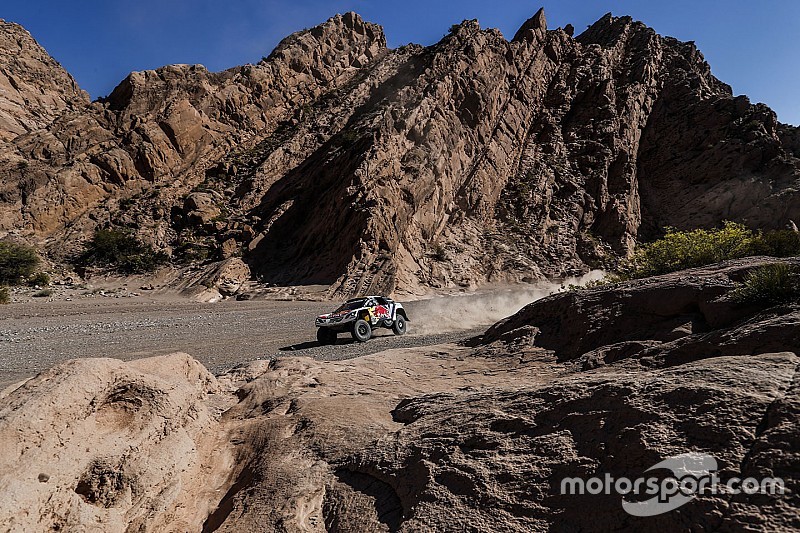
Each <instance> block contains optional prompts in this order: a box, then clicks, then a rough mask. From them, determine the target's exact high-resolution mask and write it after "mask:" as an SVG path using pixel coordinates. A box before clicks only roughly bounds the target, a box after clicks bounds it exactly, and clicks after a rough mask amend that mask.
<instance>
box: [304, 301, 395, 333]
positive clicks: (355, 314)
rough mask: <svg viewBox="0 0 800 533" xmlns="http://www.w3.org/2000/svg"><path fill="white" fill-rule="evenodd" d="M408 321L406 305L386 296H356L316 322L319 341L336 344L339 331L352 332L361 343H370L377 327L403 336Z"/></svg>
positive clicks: (318, 318) (319, 317)
mask: <svg viewBox="0 0 800 533" xmlns="http://www.w3.org/2000/svg"><path fill="white" fill-rule="evenodd" d="M408 321H409V318H408V315H407V314H406V310H405V309H403V304H400V303H397V302H395V301H394V300H392V299H391V298H387V297H385V296H365V297H363V298H353V299H352V300H347V301H346V302H345V303H343V304H342V305H341V306H340V307H339V308H338V309H337V310H336V311H334V312H332V313H328V314H326V315H320V316H318V317H317V320H316V322H315V324H316V326H317V328H318V329H317V340H318V341H319V343H320V344H322V345H325V344H335V343H336V337H337V336H338V334H339V333H344V332H350V334H351V335H353V338H354V339H355V340H357V341H359V342H367V341H368V340H369V339H370V337H372V330H373V329H375V328H387V329H391V330H392V331H394V334H395V335H404V334H405V333H406V331H407V330H408V324H407V322H408Z"/></svg>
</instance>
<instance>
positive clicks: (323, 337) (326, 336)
mask: <svg viewBox="0 0 800 533" xmlns="http://www.w3.org/2000/svg"><path fill="white" fill-rule="evenodd" d="M317 341H319V343H320V344H321V345H322V346H327V345H329V344H336V332H335V331H332V330H330V329H328V328H318V329H317Z"/></svg>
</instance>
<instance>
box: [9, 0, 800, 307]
mask: <svg viewBox="0 0 800 533" xmlns="http://www.w3.org/2000/svg"><path fill="white" fill-rule="evenodd" d="M0 28H2V30H3V31H0V37H1V36H2V35H3V32H5V33H6V34H9V35H15V36H17V37H18V38H19V39H21V40H20V42H23V44H24V46H23V48H22V49H21V50H18V47H17V44H16V43H17V40H18V39H6V40H3V39H1V38H0V48H4V50H3V51H4V52H8V54H7V55H8V56H9V57H15V56H16V55H17V54H19V59H18V60H15V61H16V63H14V62H13V61H12V64H9V65H0V67H2V68H5V69H7V70H6V71H7V72H8V73H9V74H7V77H9V76H11V77H14V79H22V78H23V77H24V76H23V75H22V74H24V73H27V72H29V71H31V72H33V74H31V75H30V76H27V77H25V80H26V81H25V84H22V83H21V82H20V83H17V82H13V83H17V85H16V86H18V87H19V88H18V89H14V90H11V89H9V91H10V92H9V94H12V95H14V94H16V93H15V92H14V91H19V92H20V94H22V96H21V97H20V98H22V97H26V98H27V97H28V96H29V95H35V98H34V97H33V96H30V98H29V99H30V100H31V101H32V102H34V103H36V102H39V101H41V100H46V102H45V103H47V102H52V105H44V103H43V104H41V105H39V104H36V105H35V106H33V107H32V111H31V113H29V114H27V115H25V116H22V115H20V114H19V113H21V111H20V112H17V111H15V113H16V114H17V115H19V116H18V117H17V118H13V117H12V118H11V119H8V120H7V121H6V122H7V123H8V125H5V126H4V124H6V122H4V121H3V120H2V117H0V140H1V139H7V140H8V142H7V143H6V144H4V145H2V146H1V147H0V148H2V153H1V154H0V156H1V157H0V232H2V231H13V232H17V233H22V234H24V236H25V237H27V238H29V239H30V240H32V241H41V240H42V239H45V238H49V239H51V240H49V241H47V242H48V248H49V250H50V251H52V252H53V253H54V254H55V255H60V256H66V255H68V254H69V252H71V251H74V250H75V249H78V248H79V247H80V244H81V242H82V241H83V240H84V239H85V238H86V237H87V235H89V234H90V233H91V231H92V230H94V229H95V228H97V227H102V226H106V225H112V226H118V227H125V228H138V232H139V235H140V237H141V238H143V239H145V240H147V241H150V242H152V243H153V244H155V245H156V246H158V247H159V248H162V249H164V250H166V251H168V252H169V253H171V254H172V255H173V256H174V257H175V259H177V260H179V261H186V262H190V263H196V262H200V261H204V260H205V259H207V258H220V259H221V258H227V257H235V256H238V255H240V254H241V255H243V257H244V258H245V260H246V261H247V262H248V264H249V265H250V268H251V269H252V271H253V274H255V275H257V276H258V277H259V279H261V280H263V281H265V282H267V283H270V284H279V285H298V284H302V285H308V284H315V285H316V284H320V285H328V286H330V287H331V292H332V293H335V294H336V295H337V297H338V296H344V295H351V294H354V293H359V294H364V293H373V292H375V293H377V292H387V293H388V292H391V291H392V290H394V289H399V290H402V291H407V292H412V293H423V292H425V291H427V290H429V289H430V288H431V287H434V288H442V287H448V288H457V287H474V286H476V285H480V284H484V283H486V282H503V281H512V282H513V281H521V280H522V281H525V280H528V279H536V278H541V277H543V276H548V277H556V276H558V277H560V276H565V275H575V274H576V273H582V272H585V271H586V270H588V269H589V268H590V267H592V266H596V265H600V264H602V263H603V262H604V261H606V260H607V259H609V258H610V257H614V256H619V255H623V254H626V253H628V252H629V251H630V250H631V249H632V247H633V245H634V243H635V242H636V241H637V240H643V239H649V238H651V237H653V236H654V235H656V234H657V233H658V232H659V231H661V228H663V227H664V226H674V227H677V228H679V229H687V228H695V227H698V226H703V227H708V226H714V225H717V224H719V223H720V222H722V221H723V220H733V221H738V222H744V223H746V224H748V225H750V226H752V227H754V228H772V227H783V226H784V225H785V224H787V223H789V221H790V220H791V219H793V220H795V221H797V220H800V194H798V192H797V191H798V190H800V186H799V182H798V180H800V159H799V158H798V156H799V155H800V141H798V139H800V134H799V133H798V129H797V128H794V127H792V126H787V125H783V124H780V123H779V122H778V120H777V117H776V116H775V114H774V113H773V112H772V111H771V110H770V109H769V108H768V107H766V106H764V105H763V104H757V105H752V104H751V103H750V101H749V100H748V99H747V98H746V97H743V96H739V97H734V96H733V94H732V91H731V89H730V87H728V86H727V85H726V84H724V83H722V82H721V81H719V80H718V79H716V78H715V77H714V76H713V75H712V74H711V70H710V67H709V65H708V64H707V63H706V62H705V60H704V58H703V56H702V54H701V53H700V52H699V51H698V50H697V48H696V47H695V45H694V44H693V43H691V42H688V43H684V42H679V41H677V40H676V39H673V38H669V37H662V36H660V35H658V34H657V33H656V32H655V31H654V30H653V29H651V28H648V27H646V26H645V25H644V24H642V23H639V22H635V21H633V20H632V19H631V18H629V17H617V18H615V17H612V16H611V15H610V14H609V15H607V16H604V17H602V18H601V19H600V20H598V21H597V22H596V23H594V24H592V25H591V26H590V27H589V28H588V29H587V30H586V31H585V32H583V33H582V34H580V35H577V36H574V37H573V31H572V29H569V28H565V29H561V28H556V29H548V28H547V22H546V18H545V16H544V13H543V12H541V11H540V12H538V13H537V14H536V15H535V16H534V17H532V18H531V19H530V20H529V21H527V22H526V23H524V24H523V25H522V27H521V28H520V30H519V31H518V32H517V34H516V35H515V36H514V38H513V39H511V40H508V39H506V38H505V37H504V36H503V35H501V34H500V32H499V31H497V30H494V29H482V28H481V27H480V26H479V25H478V23H477V21H465V22H464V23H462V24H460V25H457V26H454V27H453V28H452V29H451V31H450V32H449V34H448V35H446V36H445V37H444V38H443V39H442V40H441V41H440V42H439V43H437V44H435V45H433V46H430V47H427V48H425V47H421V46H416V45H409V46H405V47H401V48H398V49H396V50H389V49H387V48H386V39H385V37H384V34H383V30H382V29H381V28H380V27H379V26H376V25H373V24H369V23H367V22H364V21H363V20H362V19H361V18H360V17H359V16H358V15H355V14H353V13H348V14H345V15H337V16H335V17H333V18H331V19H330V20H328V21H327V22H325V23H323V24H321V25H319V26H317V27H315V28H312V29H309V30H304V31H301V32H298V33H296V34H294V35H291V36H290V37H288V38H286V39H285V40H284V41H283V42H281V44H280V45H279V46H278V47H277V48H276V49H275V51H273V52H272V53H271V54H270V55H269V56H268V57H266V58H264V59H263V60H262V61H260V62H258V63H257V64H253V65H246V66H243V67H237V68H233V69H229V70H226V71H223V72H219V73H212V72H208V71H207V70H206V69H205V68H204V67H203V66H202V65H193V66H190V65H173V66H167V67H163V68H160V69H158V70H155V71H146V72H135V73H132V74H130V76H128V77H127V78H126V79H125V80H123V81H122V83H120V85H119V86H118V87H117V88H116V89H115V90H114V91H113V92H112V94H111V95H109V97H108V98H106V99H104V100H102V101H99V102H94V103H93V104H91V105H88V104H86V103H85V102H84V101H83V100H82V98H83V96H81V94H79V93H77V92H76V91H77V89H75V88H74V87H73V86H72V82H71V79H69V78H68V76H67V75H66V74H65V73H63V71H61V70H60V69H57V68H56V67H55V66H53V67H52V70H53V72H54V76H52V79H51V78H50V77H44V76H42V75H41V73H42V70H43V69H45V70H46V67H43V66H42V65H50V64H51V63H52V61H51V62H50V63H48V62H47V60H46V53H45V52H44V51H43V50H41V48H39V47H38V46H35V43H33V42H32V39H30V36H27V34H25V35H24V39H23V36H22V34H23V33H24V32H23V31H22V30H21V29H20V28H19V27H17V26H13V25H9V24H4V25H2V26H0ZM42 57H45V59H41V58H42ZM31 65H32V66H31ZM28 67H30V68H28ZM11 77H9V80H11ZM37 80H39V81H40V82H41V83H40V84H39V85H37V83H36V82H37ZM9 84H12V81H9ZM6 85H7V84H5V83H4V81H3V79H2V78H0V88H3V87H5V86H6ZM40 93H41V95H42V96H39V95H40ZM13 98H17V96H13ZM17 100H19V98H17ZM74 102H77V103H74ZM3 105H6V104H3V103H2V102H1V101H0V113H2V109H3V107H2V106H3ZM7 105H12V104H7ZM17 115H14V116H17ZM29 115H30V116H29ZM23 123H24V124H25V126H24V127H23V126H20V124H23ZM2 130H4V131H2ZM23 130H24V131H23ZM54 199H56V200H54ZM332 228H335V229H333V230H332Z"/></svg>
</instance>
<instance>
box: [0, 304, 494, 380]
mask: <svg viewBox="0 0 800 533" xmlns="http://www.w3.org/2000/svg"><path fill="white" fill-rule="evenodd" d="M332 305H335V304H330V303H320V302H281V301H249V302H236V301H226V302H220V303H217V304H200V303H193V302H186V301H177V300H174V299H172V300H170V299H153V298H145V297H142V298H135V299H134V298H125V299H115V298H92V299H86V300H78V301H71V302H64V301H60V302H59V301H56V302H41V303H40V302H28V303H20V304H12V305H7V306H0V388H2V387H3V386H4V385H7V384H10V383H13V382H16V381H19V380H21V379H24V378H26V377H29V376H32V375H34V374H36V373H38V372H40V371H42V370H45V369H47V368H49V367H51V366H53V365H55V364H57V363H59V362H61V361H64V360H67V359H73V358H78V357H113V358H118V359H123V360H130V359H136V358H141V357H147V356H151V355H161V354H167V353H171V352H176V351H181V352H186V353H189V354H191V355H193V356H194V357H196V358H197V359H198V360H200V361H201V362H202V363H203V364H205V365H206V366H207V367H208V368H209V369H210V370H211V371H212V372H221V371H223V370H225V369H227V368H230V367H231V366H234V365H236V364H238V363H241V362H246V361H252V360H254V359H264V358H270V357H273V356H276V355H277V356H291V355H293V354H298V355H308V356H311V357H314V358H316V359H320V360H338V359H349V358H352V357H358V356H361V355H366V354H369V353H374V352H379V351H382V350H386V349H389V348H399V347H405V346H422V345H430V344H440V343H443V342H451V341H457V340H460V339H463V338H467V337H469V336H471V335H474V334H477V333H480V332H481V331H482V329H483V328H480V327H477V328H470V329H467V330H462V331H459V332H442V331H438V332H436V331H435V330H434V331H433V332H430V331H429V332H428V333H426V334H419V333H414V329H413V328H415V327H416V326H420V325H421V324H420V321H419V317H420V314H419V312H420V311H422V310H424V309H425V308H426V304H425V302H411V303H409V304H407V308H408V310H409V313H410V315H411V318H412V322H411V324H410V328H411V329H410V333H409V334H408V335H406V336H404V337H395V336H394V335H393V334H392V332H391V331H389V330H385V329H380V330H378V331H377V338H375V339H372V340H371V341H370V342H368V343H366V344H357V343H353V342H352V340H351V339H350V338H349V336H346V335H340V339H339V343H338V344H337V345H336V346H327V347H319V346H317V344H316V341H315V328H314V317H315V316H316V315H318V314H320V313H322V312H326V311H330V310H331V306H332ZM415 311H416V312H417V315H416V318H417V320H414V319H415ZM417 329H419V328H417ZM427 329H428V330H430V329H431V328H430V327H429V328H427ZM445 329H448V328H445Z"/></svg>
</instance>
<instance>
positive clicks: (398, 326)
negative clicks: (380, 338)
mask: <svg viewBox="0 0 800 533" xmlns="http://www.w3.org/2000/svg"><path fill="white" fill-rule="evenodd" d="M407 327H408V325H407V324H406V319H405V318H403V315H397V319H396V320H395V321H394V325H392V331H394V334H395V335H405V334H406V328H407Z"/></svg>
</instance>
